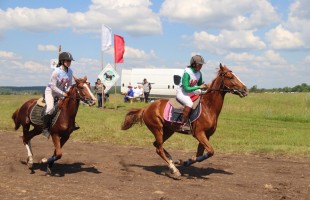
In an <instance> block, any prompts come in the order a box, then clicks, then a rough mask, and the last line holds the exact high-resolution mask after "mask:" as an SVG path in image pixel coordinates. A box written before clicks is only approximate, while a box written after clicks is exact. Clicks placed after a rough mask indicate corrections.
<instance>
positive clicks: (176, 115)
mask: <svg viewBox="0 0 310 200" xmlns="http://www.w3.org/2000/svg"><path fill="white" fill-rule="evenodd" d="M200 114H201V104H200V103H199V104H198V106H196V109H195V110H192V112H191V114H190V117H189V120H190V122H194V121H196V120H197V119H198V117H199V116H200ZM182 116H183V110H182V109H177V108H174V107H173V106H172V105H171V104H170V101H168V102H167V104H166V107H165V110H164V119H165V120H166V121H169V122H176V123H181V121H182Z"/></svg>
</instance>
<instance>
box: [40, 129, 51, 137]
mask: <svg viewBox="0 0 310 200" xmlns="http://www.w3.org/2000/svg"><path fill="white" fill-rule="evenodd" d="M42 135H43V136H44V137H46V138H47V139H49V138H50V135H51V134H50V132H49V130H48V129H43V131H42Z"/></svg>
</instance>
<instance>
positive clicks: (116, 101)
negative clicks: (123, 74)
mask: <svg viewBox="0 0 310 200" xmlns="http://www.w3.org/2000/svg"><path fill="white" fill-rule="evenodd" d="M114 69H115V72H116V73H117V71H116V62H115V60H114ZM116 82H117V81H115V83H114V96H115V99H116V100H115V105H114V106H115V107H114V108H115V109H117V103H118V100H117V98H116Z"/></svg>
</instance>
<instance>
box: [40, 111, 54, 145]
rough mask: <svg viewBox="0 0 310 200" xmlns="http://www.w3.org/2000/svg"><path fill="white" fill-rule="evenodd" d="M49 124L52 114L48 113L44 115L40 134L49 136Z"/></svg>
mask: <svg viewBox="0 0 310 200" xmlns="http://www.w3.org/2000/svg"><path fill="white" fill-rule="evenodd" d="M51 124H52V116H51V115H50V114H46V115H44V116H43V131H42V135H44V136H45V137H46V138H47V139H48V138H49V137H50V129H51Z"/></svg>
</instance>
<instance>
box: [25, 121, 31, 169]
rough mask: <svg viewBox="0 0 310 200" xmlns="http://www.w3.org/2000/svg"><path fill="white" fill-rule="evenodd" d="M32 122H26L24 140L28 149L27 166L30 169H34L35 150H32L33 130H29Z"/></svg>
mask: <svg viewBox="0 0 310 200" xmlns="http://www.w3.org/2000/svg"><path fill="white" fill-rule="evenodd" d="M29 128H30V124H26V125H24V126H23V142H24V145H25V147H26V150H27V166H28V168H29V169H32V167H33V152H32V146H31V138H32V137H31V136H30V135H32V132H33V130H32V131H29Z"/></svg>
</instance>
